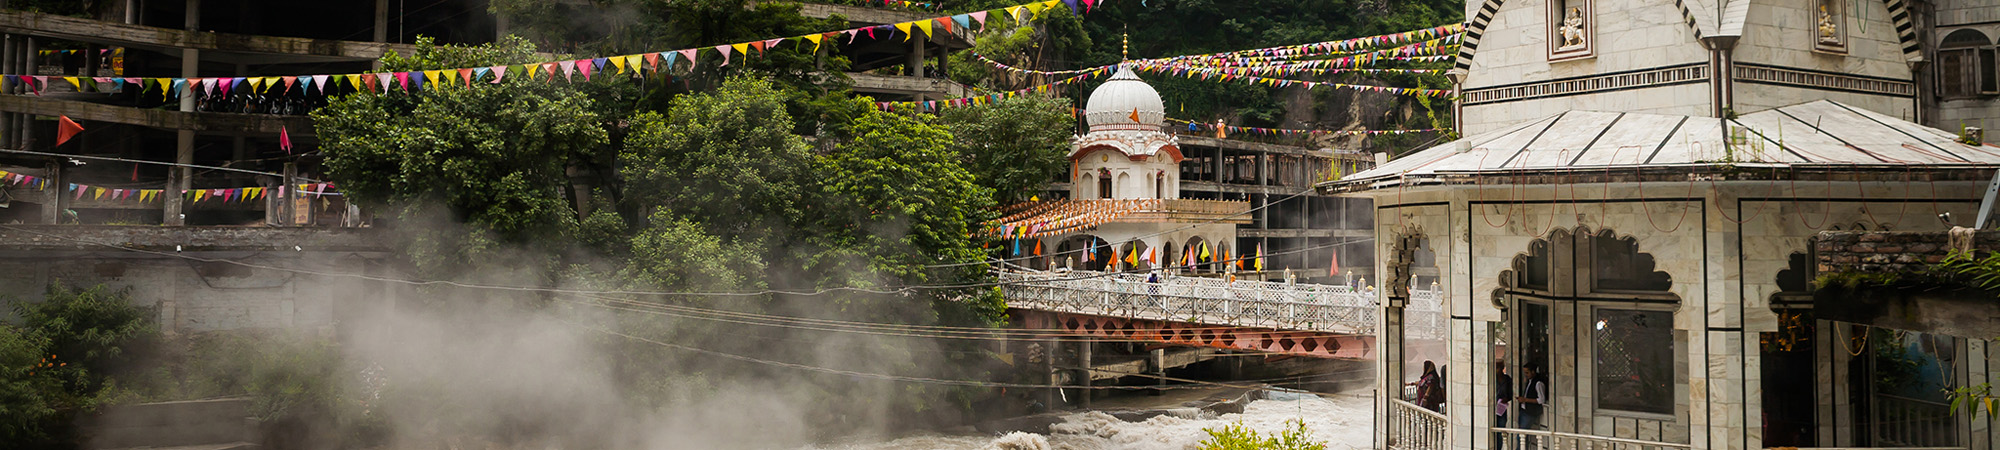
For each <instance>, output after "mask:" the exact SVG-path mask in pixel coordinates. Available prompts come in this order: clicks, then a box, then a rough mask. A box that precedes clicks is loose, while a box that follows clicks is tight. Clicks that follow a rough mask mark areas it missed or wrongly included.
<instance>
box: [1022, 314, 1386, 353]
mask: <svg viewBox="0 0 2000 450" xmlns="http://www.w3.org/2000/svg"><path fill="white" fill-rule="evenodd" d="M1008 314H1010V315H1012V316H1014V317H1018V318H1021V323H1022V325H1023V326H1025V327H1027V328H1028V329H1034V330H1063V331H1062V332H1063V333H1066V334H1074V335H1082V336H1092V337H1101V338H1110V339H1126V340H1133V341H1146V342H1164V343H1169V344H1178V345H1192V346H1199V347H1213V348H1223V349H1231V350H1250V351H1259V352H1269V353H1279V354H1287V355H1298V356H1307V357H1314V358H1336V359H1373V358H1374V357H1375V337H1374V336H1361V335H1352V334H1337V333H1326V332H1318V331H1292V330H1278V329H1271V328H1251V327H1229V326H1221V325H1209V324H1200V323H1188V322H1171V321H1162V320H1150V319H1129V318H1124V317H1109V316H1097V315H1090V314H1075V313H1063V312H1051V311H1039V310H1030V309H1010V310H1008Z"/></svg>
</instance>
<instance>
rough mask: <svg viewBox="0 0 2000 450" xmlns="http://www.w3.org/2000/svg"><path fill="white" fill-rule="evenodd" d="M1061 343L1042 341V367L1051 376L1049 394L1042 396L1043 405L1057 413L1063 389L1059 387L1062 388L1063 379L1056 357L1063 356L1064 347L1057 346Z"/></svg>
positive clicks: (1049, 339)
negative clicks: (1057, 367)
mask: <svg viewBox="0 0 2000 450" xmlns="http://www.w3.org/2000/svg"><path fill="white" fill-rule="evenodd" d="M1060 343H1062V341H1061V340H1058V339H1056V338H1048V339H1046V340H1043V341H1042V365H1043V369H1045V370H1044V371H1045V372H1047V373H1048V375H1049V388H1048V389H1047V392H1045V393H1043V394H1042V395H1043V397H1044V398H1043V399H1042V404H1043V405H1047V406H1046V407H1047V408H1048V410H1049V411H1055V410H1056V407H1057V406H1058V405H1061V403H1056V402H1057V401H1058V400H1060V399H1061V398H1062V388H1061V387H1058V386H1062V377H1061V376H1060V375H1061V373H1060V372H1057V371H1056V355H1060V354H1062V347H1060V346H1057V344H1060Z"/></svg>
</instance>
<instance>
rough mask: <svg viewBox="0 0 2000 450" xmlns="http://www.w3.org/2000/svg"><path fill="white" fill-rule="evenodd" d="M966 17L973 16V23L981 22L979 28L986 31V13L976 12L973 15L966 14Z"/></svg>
mask: <svg viewBox="0 0 2000 450" xmlns="http://www.w3.org/2000/svg"><path fill="white" fill-rule="evenodd" d="M966 15H967V16H971V17H972V20H973V21H975V22H979V28H980V29H985V28H986V11H978V12H974V13H971V14H966Z"/></svg>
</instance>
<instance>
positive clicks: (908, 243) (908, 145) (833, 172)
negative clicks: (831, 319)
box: [814, 111, 993, 283]
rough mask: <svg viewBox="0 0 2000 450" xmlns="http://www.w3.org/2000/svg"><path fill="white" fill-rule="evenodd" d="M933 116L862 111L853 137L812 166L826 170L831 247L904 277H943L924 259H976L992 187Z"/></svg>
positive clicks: (919, 280) (913, 279) (823, 196)
mask: <svg viewBox="0 0 2000 450" xmlns="http://www.w3.org/2000/svg"><path fill="white" fill-rule="evenodd" d="M932 119H933V118H932V116H906V115H900V114H894V113H888V112H880V111H877V112H875V113H871V114H868V115H865V116H862V117H861V118H860V119H859V120H857V121H856V122H855V124H854V130H855V135H856V136H855V139H854V141H853V142H850V143H848V144H846V145H842V146H841V147H840V149H838V150H836V151H835V152H833V153H832V154H829V155H826V156H825V157H822V158H821V159H820V162H819V166H820V169H818V170H815V171H814V172H816V173H820V174H825V178H824V180H825V181H824V183H825V184H824V185H822V186H821V189H822V192H821V194H820V198H821V199H823V200H824V203H825V206H826V207H827V211H826V212H827V213H829V215H827V216H825V217H826V218H827V219H829V220H830V221H831V223H826V224H825V226H823V227H822V228H821V229H822V230H826V231H829V232H831V233H830V234H829V235H828V236H827V237H828V238H830V239H831V241H832V244H833V245H829V247H832V248H841V249H854V250H857V251H859V252H860V253H862V254H865V255H869V258H870V260H871V263H870V264H869V267H870V268H871V269H873V270H874V271H877V272H879V273H884V274H889V275H894V276H896V277H899V278H901V279H902V281H904V282H908V283H924V282H930V281H936V280H940V279H945V277H940V276H938V275H940V274H937V273H930V272H927V271H925V270H924V269H923V266H924V265H926V264H939V263H956V262H966V261H978V260H979V259H980V258H981V257H982V256H983V255H984V252H983V251H981V250H980V249H979V246H978V241H976V240H975V238H973V237H972V235H973V231H974V230H975V229H976V227H977V226H978V224H980V223H981V222H984V221H985V220H986V219H988V218H989V217H990V215H991V214H992V213H991V206H992V205H993V201H992V194H991V193H990V188H988V187H985V186H981V185H979V184H978V183H977V177H976V176H975V175H973V173H972V172H971V171H969V170H966V169H965V167H964V166H961V165H960V164H959V162H958V155H957V154H956V153H955V152H953V151H952V147H953V146H954V145H955V143H954V142H953V139H952V135H951V132H949V131H947V130H946V128H945V127H943V126H940V125H939V124H937V123H935V122H934V121H933V120H932ZM952 278H957V277H952Z"/></svg>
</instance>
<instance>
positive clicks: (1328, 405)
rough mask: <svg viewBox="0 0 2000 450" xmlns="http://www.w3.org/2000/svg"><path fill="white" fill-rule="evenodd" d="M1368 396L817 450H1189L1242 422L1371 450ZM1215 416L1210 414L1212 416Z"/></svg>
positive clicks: (1094, 416)
mask: <svg viewBox="0 0 2000 450" xmlns="http://www.w3.org/2000/svg"><path fill="white" fill-rule="evenodd" d="M1370 403H1371V402H1370V400H1369V399H1368V398H1366V397H1352V396H1341V397H1331V398H1320V397H1307V396H1298V397H1297V398H1295V399H1268V400H1258V401H1254V402H1251V403H1250V404H1249V405H1248V406H1247V408H1245V409H1244V411H1243V413H1242V414H1223V415H1221V416H1214V417H1200V418H1186V417H1176V416H1173V415H1167V416H1159V417H1154V418H1151V419H1147V420H1146V421H1144V422H1125V421H1121V420H1118V419H1117V418H1115V417H1111V415H1109V414H1105V413H1101V412H1095V411H1092V412H1083V413H1077V414H1071V415H1069V416H1066V417H1064V418H1063V420H1064V422H1063V423H1059V424H1056V425H1054V426H1052V427H1050V428H1051V431H1052V433H1051V434H1048V435H1040V434H1032V433H1018V432H1017V433H1009V434H1006V435H1003V436H998V437H994V436H936V435H929V436H913V437H905V438H901V439H896V440H892V441H887V442H880V441H876V442H851V443H840V444H833V445H829V446H824V447H808V449H817V450H919V449H924V450H930V449H936V450H1185V449H1192V448H1195V444H1197V443H1200V442H1201V441H1202V440H1203V439H1206V438H1208V434H1207V433H1204V432H1203V431H1202V430H1203V429H1207V428H1216V429H1220V428H1221V427H1222V426H1224V425H1228V424H1230V423H1232V422H1242V423H1243V424H1244V425H1245V426H1248V427H1250V428H1251V429H1254V430H1257V431H1258V432H1259V433H1264V434H1270V435H1275V434H1276V433H1278V432H1279V431H1282V430H1283V429H1284V428H1285V422H1286V421H1289V420H1293V419H1298V420H1303V421H1304V422H1305V424H1306V429H1307V430H1309V431H1311V432H1312V438H1313V440H1315V441H1319V442H1324V443H1326V448H1327V449H1328V450H1351V449H1362V448H1368V447H1369V445H1370V440H1369V433H1370V432H1371V431H1372V430H1373V429H1374V423H1373V420H1372V419H1371V416H1370V413H1369V405H1370ZM1210 416H1212V415H1210Z"/></svg>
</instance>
